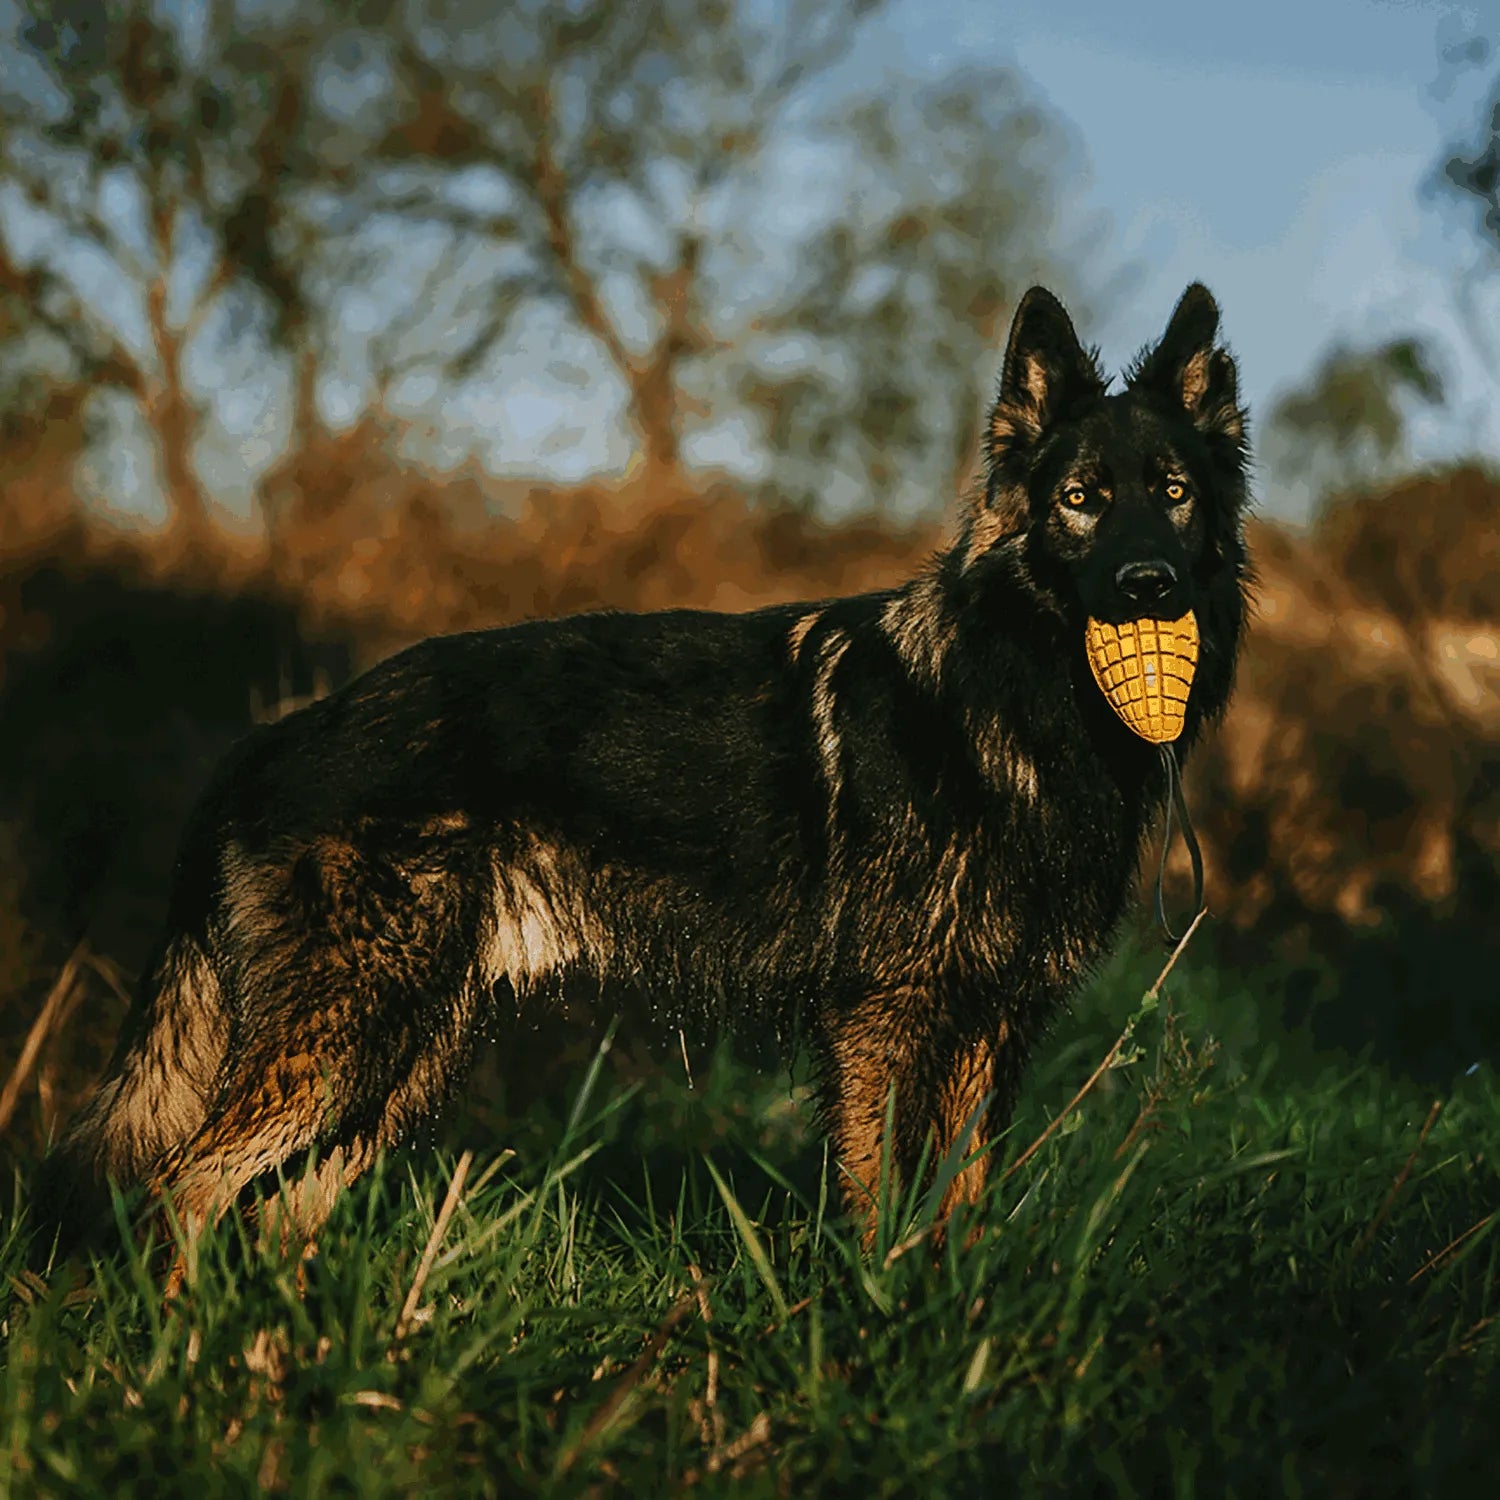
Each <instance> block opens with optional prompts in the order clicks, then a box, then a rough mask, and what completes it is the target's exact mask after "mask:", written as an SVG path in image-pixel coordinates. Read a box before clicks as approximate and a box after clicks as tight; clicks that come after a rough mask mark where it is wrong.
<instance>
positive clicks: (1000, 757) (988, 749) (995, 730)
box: [969, 722, 1041, 803]
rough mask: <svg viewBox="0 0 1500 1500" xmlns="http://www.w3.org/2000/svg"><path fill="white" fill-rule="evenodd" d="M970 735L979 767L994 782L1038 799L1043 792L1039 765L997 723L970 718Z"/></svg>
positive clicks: (1003, 788) (1009, 789) (1028, 797)
mask: <svg viewBox="0 0 1500 1500" xmlns="http://www.w3.org/2000/svg"><path fill="white" fill-rule="evenodd" d="M969 736H970V739H971V741H972V742H973V745H974V748H975V749H976V750H977V751H978V753H979V769H980V771H981V772H982V773H983V774H984V776H985V779H986V780H988V781H989V782H990V784H991V785H992V786H996V787H999V788H1001V789H1002V790H1005V791H1010V792H1014V793H1015V794H1017V795H1018V796H1020V797H1022V798H1024V799H1025V800H1026V801H1027V802H1032V803H1034V802H1036V800H1037V798H1038V797H1039V796H1040V795H1041V782H1040V781H1039V779H1038V777H1037V771H1036V766H1035V765H1034V764H1033V763H1032V760H1031V757H1030V756H1028V755H1026V754H1025V753H1024V752H1023V751H1022V750H1021V749H1020V747H1019V746H1018V745H1017V744H1016V742H1015V741H1014V740H1013V739H1012V738H1011V737H1010V736H1009V735H1008V734H1006V732H1005V731H1004V730H1003V729H1002V728H1001V727H1000V726H999V725H998V724H995V723H993V722H990V723H983V722H981V723H972V722H971V723H970V725H969Z"/></svg>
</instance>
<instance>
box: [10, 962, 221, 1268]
mask: <svg viewBox="0 0 1500 1500" xmlns="http://www.w3.org/2000/svg"><path fill="white" fill-rule="evenodd" d="M137 1004H138V1008H137V1010H136V1012H135V1014H134V1016H133V1017H132V1019H131V1021H130V1022H129V1023H128V1024H127V1029H126V1031H125V1033H124V1035H123V1036H122V1038H121V1041H120V1045H119V1046H118V1048H117V1049H116V1052H115V1056H114V1059H113V1061H112V1064H111V1068H110V1075H111V1076H110V1077H109V1078H108V1079H107V1080H106V1081H105V1083H103V1084H102V1085H101V1086H100V1088H99V1090H98V1091H97V1093H95V1095H94V1097H93V1098H92V1099H91V1100H90V1101H89V1103H88V1104H87V1105H86V1106H85V1108H84V1109H83V1111H82V1112H81V1113H80V1114H79V1116H78V1117H77V1119H76V1120H74V1121H73V1123H72V1124H71V1125H70V1126H69V1128H68V1130H67V1131H66V1133H65V1134H64V1135H63V1137H62V1138H61V1140H59V1141H58V1143H57V1145H56V1146H55V1147H54V1148H53V1150H52V1151H51V1152H50V1153H49V1155H48V1157H47V1159H46V1161H45V1162H44V1163H43V1166H42V1170H41V1174H40V1178H39V1181H38V1184H37V1193H36V1216H37V1221H38V1224H39V1225H40V1226H42V1227H43V1228H44V1230H45V1229H46V1228H47V1227H55V1228H56V1229H58V1230H59V1231H60V1240H61V1245H62V1248H64V1249H66V1248H68V1247H69V1246H71V1244H73V1243H74V1242H75V1241H77V1240H79V1239H81V1238H83V1237H85V1236H86V1235H87V1234H88V1233H89V1232H90V1231H91V1230H93V1229H95V1228H96V1227H97V1226H98V1225H99V1224H100V1223H101V1222H102V1221H103V1220H104V1219H105V1218H106V1217H107V1213H108V1208H109V1188H110V1184H111V1183H113V1184H115V1185H116V1186H117V1187H120V1188H122V1189H125V1188H130V1187H133V1186H136V1185H138V1184H139V1183H141V1182H143V1181H145V1180H146V1179H147V1178H148V1176H149V1175H150V1173H151V1170H152V1168H153V1166H154V1165H155V1163H156V1162H157V1161H158V1160H159V1159H160V1158H161V1157H162V1156H163V1155H164V1154H165V1153H166V1152H167V1151H169V1150H171V1149H172V1148H173V1147H174V1146H177V1145H180V1144H181V1143H182V1142H183V1141H186V1140H187V1139H189V1138H190V1137H191V1136H192V1135H193V1134H194V1133H195V1132H196V1131H197V1130H198V1129H199V1128H200V1126H201V1125H202V1123H203V1120H204V1117H205V1115H206V1113H207V1110H208V1102H209V1099H210V1097H211V1095H212V1092H213V1084H214V1079H215V1077H216V1075H217V1074H218V1072H219V1070H220V1067H221V1065H222V1062H223V1057H224V1051H225V1048H226V1046H227V1044H228V1034H229V1019H228V1013H227V1010H226V1007H225V1004H224V997H223V994H222V991H221V988H220V984H219V980H218V976H217V975H216V973H215V971H214V968H213V966H212V964H211V963H210V961H209V959H208V957H207V955H206V954H205V953H204V951H203V949H202V948H201V947H200V946H199V945H198V944H197V943H196V942H195V941H193V940H192V939H190V938H187V937H184V936H179V937H176V938H174V939H172V940H170V941H169V942H167V943H166V944H165V945H164V947H163V949H162V951H161V953H160V954H159V955H158V957H157V959H156V960H155V962H154V963H153V964H152V965H151V967H150V968H149V969H148V971H147V975H146V979H145V982H144V984H143V986H142V998H141V999H140V1000H139V1001H138V1003H137Z"/></svg>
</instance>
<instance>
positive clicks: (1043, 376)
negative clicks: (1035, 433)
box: [1022, 354, 1047, 427]
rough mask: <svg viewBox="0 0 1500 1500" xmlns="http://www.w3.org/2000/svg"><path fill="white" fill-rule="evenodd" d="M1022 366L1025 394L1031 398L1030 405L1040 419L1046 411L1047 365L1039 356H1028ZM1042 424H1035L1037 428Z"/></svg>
mask: <svg viewBox="0 0 1500 1500" xmlns="http://www.w3.org/2000/svg"><path fill="white" fill-rule="evenodd" d="M1022 364H1023V365H1024V366H1025V372H1024V384H1025V386H1026V394H1027V395H1028V396H1030V397H1031V404H1032V406H1033V407H1034V408H1035V410H1036V413H1037V416H1038V418H1041V417H1042V416H1043V415H1044V414H1045V412H1046V410H1047V364H1046V361H1045V360H1043V359H1042V358H1041V357H1040V356H1039V355H1035V354H1028V355H1027V356H1026V358H1025V359H1024V360H1022ZM1041 425H1042V424H1041V422H1040V421H1038V422H1037V423H1036V426H1037V427H1040V426H1041Z"/></svg>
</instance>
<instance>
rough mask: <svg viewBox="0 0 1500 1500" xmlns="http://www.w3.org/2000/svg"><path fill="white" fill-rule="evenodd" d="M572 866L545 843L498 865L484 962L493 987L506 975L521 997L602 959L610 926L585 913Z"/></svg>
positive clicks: (482, 968)
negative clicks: (572, 967)
mask: <svg viewBox="0 0 1500 1500" xmlns="http://www.w3.org/2000/svg"><path fill="white" fill-rule="evenodd" d="M567 863H568V862H567V860H566V858H565V857H563V856H561V855H560V854H559V851H557V850H556V849H553V848H551V847H550V846H549V845H547V844H545V843H543V842H542V841H541V840H540V839H533V840H532V841H531V842H530V843H529V844H528V845H527V846H526V847H525V849H524V850H523V851H522V852H521V853H520V854H518V855H517V856H516V857H515V858H514V859H511V860H508V861H506V862H504V863H497V865H496V869H495V900H494V908H493V912H492V916H491V927H490V932H489V935H488V938H487V940H486V941H485V942H484V943H483V945H482V949H481V960H480V971H481V973H482V974H483V975H484V977H485V980H486V982H487V983H489V984H493V983H494V982H495V980H497V979H499V978H501V977H502V976H503V977H505V978H507V979H509V980H510V982H511V984H512V985H513V986H514V987H515V990H516V993H517V994H518V995H519V994H521V993H522V992H523V991H525V990H526V989H529V988H530V987H532V986H533V985H535V984H537V983H538V982H539V981H541V980H543V979H545V978H547V977H548V976H549V975H552V974H555V973H556V972H557V971H558V970H559V969H562V968H564V967H566V966H567V965H568V964H571V963H575V962H577V961H578V960H579V959H581V958H584V957H588V958H590V959H591V960H592V961H593V962H594V963H596V964H597V963H599V962H600V961H601V960H602V958H603V956H604V951H605V948H606V942H605V929H604V926H603V924H602V923H600V922H599V921H598V920H597V919H596V918H595V917H594V916H593V915H592V914H591V913H589V912H587V911H586V910H584V909H583V905H582V895H581V892H580V891H579V889H578V881H577V880H576V878H574V877H573V876H572V873H571V872H570V871H569V870H568V868H567Z"/></svg>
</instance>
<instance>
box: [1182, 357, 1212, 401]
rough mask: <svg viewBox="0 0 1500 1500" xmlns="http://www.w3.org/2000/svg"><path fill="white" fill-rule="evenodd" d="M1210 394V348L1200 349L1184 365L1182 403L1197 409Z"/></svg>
mask: <svg viewBox="0 0 1500 1500" xmlns="http://www.w3.org/2000/svg"><path fill="white" fill-rule="evenodd" d="M1207 394H1208V350H1207V349H1200V350H1198V352H1197V353H1196V354H1194V355H1193V357H1192V358H1191V359H1190V360H1188V362H1187V363H1186V364H1185V365H1184V366H1183V367H1182V404H1183V405H1184V406H1185V407H1187V409H1188V410H1189V411H1195V410H1196V409H1197V407H1198V403H1199V402H1200V401H1202V400H1203V398H1204V396H1206V395H1207Z"/></svg>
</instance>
